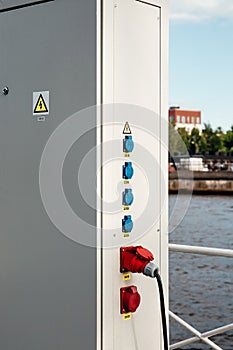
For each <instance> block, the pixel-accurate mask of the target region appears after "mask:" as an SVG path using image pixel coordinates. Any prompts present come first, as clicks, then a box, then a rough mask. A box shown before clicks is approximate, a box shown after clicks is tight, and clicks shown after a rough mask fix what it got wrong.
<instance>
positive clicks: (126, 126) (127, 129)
mask: <svg viewBox="0 0 233 350" xmlns="http://www.w3.org/2000/svg"><path fill="white" fill-rule="evenodd" d="M123 134H131V130H130V126H129V123H128V122H126V123H125V127H124V130H123Z"/></svg>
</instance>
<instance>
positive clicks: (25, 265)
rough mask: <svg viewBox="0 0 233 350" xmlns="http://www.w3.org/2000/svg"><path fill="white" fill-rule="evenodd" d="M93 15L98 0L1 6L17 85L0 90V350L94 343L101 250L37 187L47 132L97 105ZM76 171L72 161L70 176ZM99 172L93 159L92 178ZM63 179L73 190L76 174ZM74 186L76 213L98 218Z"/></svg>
mask: <svg viewBox="0 0 233 350" xmlns="http://www.w3.org/2000/svg"><path fill="white" fill-rule="evenodd" d="M95 16H96V5H95V1H94V0H82V1H77V0H56V1H54V2H49V3H45V4H41V5H39V6H32V7H27V8H23V9H18V10H15V11H10V12H3V13H1V14H0V90H2V88H4V87H5V86H8V87H9V94H8V95H7V96H4V95H0V349H4V350H29V349H30V350H31V349H32V350H41V349H43V350H74V349H75V350H78V349H88V350H92V349H95V338H96V330H95V329H96V251H95V249H93V248H88V247H83V246H81V245H79V244H77V243H74V242H72V241H70V240H69V239H67V238H66V237H65V236H63V235H62V234H61V233H60V232H59V231H58V230H57V229H56V228H55V227H54V225H53V224H52V223H51V221H50V219H49V218H48V216H47V214H46V212H45V210H44V208H43V205H42V201H41V197H40V192H39V163H40V158H41V154H42V151H43V148H44V146H45V144H46V142H47V140H48V138H49V136H50V135H51V133H52V132H53V131H54V130H55V128H56V127H57V126H58V125H59V124H60V123H61V122H62V121H63V120H64V119H65V118H66V117H68V116H70V115H71V114H73V113H74V112H76V111H78V110H81V109H82V108H85V107H88V106H90V105H94V104H95V103H96V80H95V79H96V78H95V77H96V58H95V57H96V47H95V45H96V39H95V37H96V28H95V27H96V17H95ZM33 91H50V115H49V116H48V117H46V121H45V122H41V123H39V122H37V121H36V117H33V116H32V93H33ZM81 122H82V121H81V120H80V123H81ZM94 145H95V132H92V133H90V134H87V135H86V137H84V138H83V141H82V140H81V141H80V142H78V143H77V147H76V148H75V149H76V151H77V152H80V153H79V154H82V155H84V154H85V152H86V151H88V148H92V147H94ZM76 160H77V162H80V161H81V157H80V156H77V157H76ZM70 164H71V163H70ZM72 172H73V169H72V167H71V166H70V167H69V160H68V161H67V164H66V176H67V178H69V177H70V178H72V177H73V173H72ZM95 173H96V171H95V159H93V163H92V166H91V169H90V174H89V178H90V177H91V180H92V181H93V182H95ZM65 182H66V186H65V187H66V188H67V191H68V192H70V193H71V192H72V187H69V186H73V181H71V182H70V184H69V181H67V180H65ZM75 194H76V196H77V197H75V200H74V199H71V202H72V203H73V205H74V206H76V208H75V209H76V212H77V213H79V212H81V215H82V217H84V219H85V220H88V221H89V222H91V223H92V224H95V220H96V219H95V213H94V211H93V210H91V209H89V208H88V207H87V206H85V210H83V209H82V208H84V205H85V203H84V202H83V200H82V199H81V195H80V193H79V192H78V191H76V192H75ZM93 196H95V193H93ZM77 230H78V227H77ZM84 266H85V271H83V267H84Z"/></svg>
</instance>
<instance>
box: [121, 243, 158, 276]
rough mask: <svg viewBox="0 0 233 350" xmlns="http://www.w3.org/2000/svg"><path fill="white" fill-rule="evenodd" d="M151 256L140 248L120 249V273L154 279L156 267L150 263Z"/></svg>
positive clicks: (152, 257)
mask: <svg viewBox="0 0 233 350" xmlns="http://www.w3.org/2000/svg"><path fill="white" fill-rule="evenodd" d="M152 260H154V256H153V254H152V253H151V252H150V251H149V250H148V249H146V248H143V247H141V246H136V247H133V246H131V247H123V248H121V249H120V271H121V272H122V273H123V272H132V273H143V274H144V275H146V276H150V277H155V275H154V274H155V272H156V271H158V268H157V266H156V265H155V264H154V263H152Z"/></svg>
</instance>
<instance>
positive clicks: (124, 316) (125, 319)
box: [123, 314, 131, 321]
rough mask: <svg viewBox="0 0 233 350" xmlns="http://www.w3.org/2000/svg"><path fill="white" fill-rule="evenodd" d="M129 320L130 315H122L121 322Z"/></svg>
mask: <svg viewBox="0 0 233 350" xmlns="http://www.w3.org/2000/svg"><path fill="white" fill-rule="evenodd" d="M130 319H131V314H124V315H123V320H124V321H128V320H130Z"/></svg>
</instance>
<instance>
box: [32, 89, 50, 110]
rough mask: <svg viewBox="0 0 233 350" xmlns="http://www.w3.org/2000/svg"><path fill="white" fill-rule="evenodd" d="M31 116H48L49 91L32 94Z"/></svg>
mask: <svg viewBox="0 0 233 350" xmlns="http://www.w3.org/2000/svg"><path fill="white" fill-rule="evenodd" d="M32 113H33V115H37V116H40V115H43V116H45V115H48V114H49V91H40V92H33V111H32Z"/></svg>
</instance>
